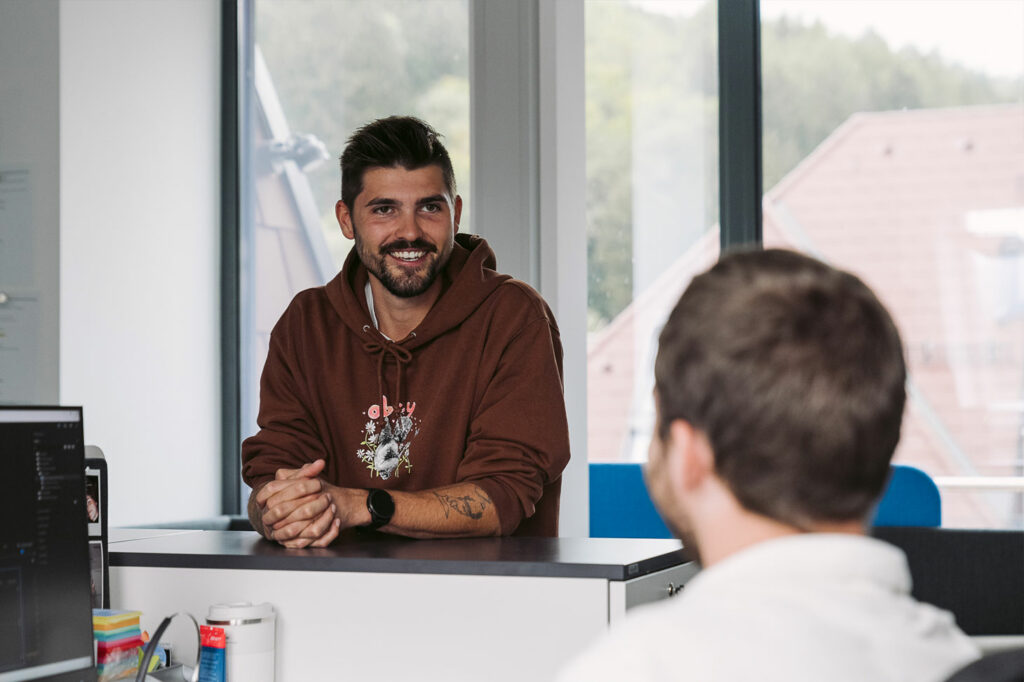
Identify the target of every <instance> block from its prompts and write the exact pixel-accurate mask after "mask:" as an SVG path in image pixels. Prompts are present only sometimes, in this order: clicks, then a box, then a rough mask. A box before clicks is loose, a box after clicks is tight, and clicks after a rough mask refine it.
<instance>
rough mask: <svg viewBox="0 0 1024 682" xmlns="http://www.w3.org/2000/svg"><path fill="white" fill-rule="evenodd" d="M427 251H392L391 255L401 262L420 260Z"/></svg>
mask: <svg viewBox="0 0 1024 682" xmlns="http://www.w3.org/2000/svg"><path fill="white" fill-rule="evenodd" d="M425 253H426V251H392V252H391V255H392V256H394V257H395V258H400V259H401V260H419V259H420V258H422V257H423V254H425Z"/></svg>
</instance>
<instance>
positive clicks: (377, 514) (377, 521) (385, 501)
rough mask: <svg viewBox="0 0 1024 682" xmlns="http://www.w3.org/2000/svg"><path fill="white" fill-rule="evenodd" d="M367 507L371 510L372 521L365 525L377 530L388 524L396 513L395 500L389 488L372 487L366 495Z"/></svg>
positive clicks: (367, 527)
mask: <svg viewBox="0 0 1024 682" xmlns="http://www.w3.org/2000/svg"><path fill="white" fill-rule="evenodd" d="M366 508H367V509H368V510H369V511H370V519H371V521H370V523H368V524H366V525H365V526H363V528H366V529H368V530H377V529H378V528H380V527H381V526H386V525H388V523H389V522H390V521H391V517H392V516H394V515H395V501H394V500H393V499H391V494H390V493H388V491H387V490H380V489H378V488H370V489H369V490H368V491H367V495H366Z"/></svg>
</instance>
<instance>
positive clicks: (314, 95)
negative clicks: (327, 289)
mask: <svg viewBox="0 0 1024 682" xmlns="http://www.w3.org/2000/svg"><path fill="white" fill-rule="evenodd" d="M245 7H246V8H247V9H248V10H249V12H250V16H249V17H248V20H249V22H250V23H251V26H252V35H253V41H252V42H253V43H254V45H252V48H251V52H250V55H251V60H252V63H251V69H250V74H249V76H250V77H249V80H248V82H247V83H243V87H248V88H249V91H248V99H249V101H250V102H251V107H250V108H249V110H248V116H246V115H243V116H242V120H243V121H245V120H248V121H249V124H248V130H244V128H245V125H244V124H243V132H242V136H243V139H244V140H247V141H248V148H247V149H245V150H243V153H242V158H243V159H245V158H248V159H249V163H248V164H247V165H246V166H244V167H243V168H242V169H241V174H242V178H243V183H242V184H243V187H242V196H243V206H242V210H241V213H242V226H241V236H240V241H241V256H242V258H241V279H242V282H241V294H240V297H241V315H240V316H241V325H240V326H241V332H240V336H241V369H240V373H241V395H240V403H241V405H240V411H241V431H242V437H243V438H244V437H246V436H248V435H250V434H252V433H254V432H255V431H256V430H257V426H256V413H257V410H258V407H259V377H260V373H261V372H262V369H263V363H264V360H265V358H266V353H267V344H268V341H269V336H270V330H271V329H272V328H273V326H274V324H275V322H276V321H277V319H278V318H279V317H280V315H281V313H282V312H283V311H284V309H285V307H286V306H287V305H288V303H289V301H290V300H291V299H292V297H293V296H294V295H295V294H296V293H298V292H299V291H301V290H302V289H305V288H308V287H313V286H319V285H322V284H324V283H325V282H327V281H328V280H329V279H331V278H332V277H334V275H335V274H336V273H337V272H338V271H339V270H340V268H341V265H342V263H343V261H344V259H345V257H346V255H347V254H348V250H349V246H350V244H351V243H350V242H348V241H347V240H345V239H344V237H343V236H342V234H341V231H340V229H339V227H338V224H337V222H336V220H335V215H334V205H335V202H336V201H337V200H338V199H339V198H340V192H341V190H340V183H341V178H340V172H339V169H338V157H339V156H340V155H341V151H342V149H343V147H344V145H345V141H346V139H347V138H348V136H349V135H350V134H351V133H352V132H354V130H355V129H356V128H357V127H359V126H360V125H362V124H364V123H367V122H369V121H371V120H373V119H376V118H380V117H383V116H389V115H393V114H411V115H414V116H419V117H421V118H423V119H424V120H426V121H428V122H430V123H431V124H432V125H433V126H434V127H435V128H437V130H438V131H439V132H441V133H442V134H443V135H444V136H445V145H446V146H447V148H448V150H449V152H450V154H451V157H452V163H453V165H454V167H455V175H456V178H457V180H458V183H459V192H460V193H461V194H462V196H463V197H464V198H465V197H466V196H467V194H468V191H469V61H468V52H469V25H468V24H469V19H468V4H467V2H466V0H420V1H419V2H402V1H400V0H347V1H346V2H338V1H336V0H312V1H306V2H292V1H290V0H255V2H251V3H246V4H245ZM468 203H469V202H468V201H467V209H466V210H465V211H464V212H463V229H468V228H469V225H470V216H469V213H468V210H469V209H468ZM243 487H244V486H243ZM247 495H248V493H247V489H245V490H243V495H242V500H243V504H244V500H245V499H246V498H247Z"/></svg>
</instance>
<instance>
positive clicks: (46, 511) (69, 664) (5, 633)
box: [0, 406, 96, 682]
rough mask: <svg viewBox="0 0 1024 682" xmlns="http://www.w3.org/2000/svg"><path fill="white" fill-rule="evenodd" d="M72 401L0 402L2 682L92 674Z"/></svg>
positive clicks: (76, 413) (78, 419) (78, 437)
mask: <svg viewBox="0 0 1024 682" xmlns="http://www.w3.org/2000/svg"><path fill="white" fill-rule="evenodd" d="M84 451H85V447H84V445H83V441H82V409H81V408H80V407H11V406H0V471H2V472H3V473H0V479H2V480H3V482H4V483H3V487H2V489H0V682H13V681H14V680H60V681H61V682H64V681H67V682H71V681H75V682H79V681H86V680H88V681H90V682H93V681H94V680H95V679H96V673H95V668H94V667H93V640H92V610H91V604H90V601H91V590H90V567H89V540H88V517H87V515H86V514H85V513H83V509H84V508H85V504H86V503H85V459H84V456H85V453H84Z"/></svg>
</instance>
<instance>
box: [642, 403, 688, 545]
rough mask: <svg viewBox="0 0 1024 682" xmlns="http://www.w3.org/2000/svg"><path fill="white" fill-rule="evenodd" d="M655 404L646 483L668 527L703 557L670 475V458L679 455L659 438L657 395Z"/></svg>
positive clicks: (684, 504)
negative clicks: (655, 415)
mask: <svg viewBox="0 0 1024 682" xmlns="http://www.w3.org/2000/svg"><path fill="white" fill-rule="evenodd" d="M654 402H655V409H656V411H657V412H659V414H658V415H657V417H656V419H655V427H654V433H653V434H652V435H651V444H650V446H649V447H648V449H647V464H646V465H645V466H644V481H645V483H646V484H647V491H648V492H649V493H650V495H651V501H652V502H654V506H655V507H657V509H658V513H659V514H661V518H662V519H664V521H665V525H667V526H668V528H669V530H670V531H672V534H673V535H675V536H676V537H677V538H680V539H681V540H682V541H683V545H684V546H685V547H686V548H687V549H688V550H689V551H690V552H691V553H692V554H693V555H694V556H695V557H699V551H698V547H697V543H696V539H695V537H694V534H693V528H692V524H691V522H690V518H689V514H688V512H687V511H686V501H685V500H684V499H683V497H682V494H681V491H679V490H677V489H676V488H677V485H674V484H673V480H672V478H673V477H672V476H671V475H670V473H669V466H670V464H669V459H670V458H671V457H674V456H675V457H678V456H679V455H678V453H673V452H672V443H671V441H669V442H666V441H663V440H661V437H660V436H659V435H658V433H659V430H660V427H659V425H660V423H661V415H660V410H658V408H657V403H658V400H657V396H655V400H654ZM669 438H671V436H669Z"/></svg>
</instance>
